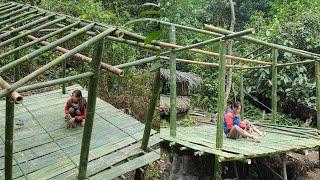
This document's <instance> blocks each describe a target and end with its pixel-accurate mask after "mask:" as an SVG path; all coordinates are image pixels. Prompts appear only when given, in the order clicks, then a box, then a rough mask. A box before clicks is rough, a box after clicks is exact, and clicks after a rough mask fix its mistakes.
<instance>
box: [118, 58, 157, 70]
mask: <svg viewBox="0 0 320 180" xmlns="http://www.w3.org/2000/svg"><path fill="white" fill-rule="evenodd" d="M157 59H158V57H157V56H150V57H147V58H143V59H139V60H136V61H132V62H128V63H124V64H119V65H115V66H114V67H115V68H119V69H125V68H128V67H132V66H137V65H140V64H145V63H149V62H153V61H155V60H157Z"/></svg>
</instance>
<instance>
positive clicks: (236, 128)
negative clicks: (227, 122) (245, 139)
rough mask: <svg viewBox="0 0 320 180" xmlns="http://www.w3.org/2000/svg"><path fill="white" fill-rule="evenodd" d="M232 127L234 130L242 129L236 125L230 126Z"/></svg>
mask: <svg viewBox="0 0 320 180" xmlns="http://www.w3.org/2000/svg"><path fill="white" fill-rule="evenodd" d="M232 129H234V130H236V131H241V130H242V129H241V128H240V127H239V126H238V125H234V126H233V127H232Z"/></svg>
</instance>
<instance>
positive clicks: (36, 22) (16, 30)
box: [0, 15, 54, 39]
mask: <svg viewBox="0 0 320 180" xmlns="http://www.w3.org/2000/svg"><path fill="white" fill-rule="evenodd" d="M52 17H54V15H48V16H45V17H43V18H40V19H38V20H35V21H32V22H30V23H28V24H25V25H23V26H20V27H18V28H15V29H14V30H11V31H8V32H6V33H3V34H0V39H3V38H5V37H8V36H10V35H12V34H15V33H18V32H20V31H22V30H25V29H27V28H30V27H33V26H35V25H37V24H38V23H41V22H43V21H46V20H49V19H51V18H52Z"/></svg>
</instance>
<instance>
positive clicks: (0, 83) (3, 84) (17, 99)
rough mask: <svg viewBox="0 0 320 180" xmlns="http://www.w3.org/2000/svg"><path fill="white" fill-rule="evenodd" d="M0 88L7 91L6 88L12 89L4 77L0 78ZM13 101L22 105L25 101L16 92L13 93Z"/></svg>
mask: <svg viewBox="0 0 320 180" xmlns="http://www.w3.org/2000/svg"><path fill="white" fill-rule="evenodd" d="M0 86H1V87H2V88H3V89H6V88H9V87H10V84H9V83H7V81H5V80H4V79H2V77H0ZM11 99H13V100H14V101H15V102H16V103H17V104H20V103H22V101H23V97H22V96H21V95H20V94H19V93H17V92H16V91H13V92H12V93H11Z"/></svg>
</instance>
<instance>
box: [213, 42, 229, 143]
mask: <svg viewBox="0 0 320 180" xmlns="http://www.w3.org/2000/svg"><path fill="white" fill-rule="evenodd" d="M226 49H227V48H226V42H225V41H221V42H220V49H219V52H220V59H219V91H218V119H217V135H216V148H217V149H220V148H222V144H223V121H224V93H225V80H226Z"/></svg>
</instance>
